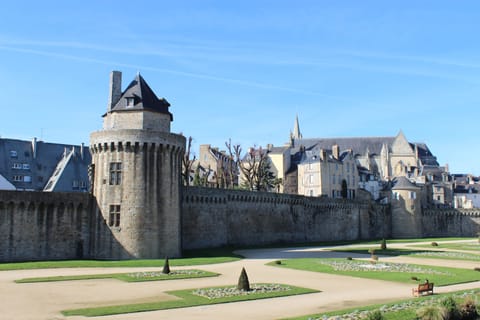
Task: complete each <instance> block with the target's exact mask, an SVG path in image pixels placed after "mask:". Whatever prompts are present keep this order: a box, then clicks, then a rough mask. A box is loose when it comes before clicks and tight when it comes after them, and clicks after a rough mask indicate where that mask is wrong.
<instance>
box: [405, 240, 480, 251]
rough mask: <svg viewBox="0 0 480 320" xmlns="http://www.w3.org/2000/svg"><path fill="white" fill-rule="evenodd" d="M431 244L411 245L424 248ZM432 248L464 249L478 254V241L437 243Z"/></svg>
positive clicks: (479, 248)
mask: <svg viewBox="0 0 480 320" xmlns="http://www.w3.org/2000/svg"><path fill="white" fill-rule="evenodd" d="M429 246H431V244H430V245H429V244H424V245H419V244H417V245H412V247H415V248H417V247H418V248H425V247H429ZM433 248H439V249H454V250H466V251H473V252H476V253H478V254H480V243H479V242H478V241H475V242H456V243H438V246H436V247H433Z"/></svg>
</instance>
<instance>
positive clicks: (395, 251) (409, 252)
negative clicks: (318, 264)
mask: <svg viewBox="0 0 480 320" xmlns="http://www.w3.org/2000/svg"><path fill="white" fill-rule="evenodd" d="M412 247H413V246H412ZM415 247H419V248H425V247H426V245H422V246H421V245H416V246H415ZM435 248H439V247H435ZM441 248H442V249H443V248H447V246H446V245H442V247H441ZM371 249H372V247H356V248H345V249H333V250H331V251H334V252H349V253H355V254H366V255H368V254H370V253H369V250H371ZM373 249H375V255H377V256H378V255H380V256H381V255H384V256H408V257H411V258H428V259H446V260H466V261H480V254H473V253H464V252H454V251H443V250H438V249H437V250H428V249H424V250H419V249H405V248H392V249H390V248H387V249H384V250H382V249H379V248H373ZM477 250H478V248H477Z"/></svg>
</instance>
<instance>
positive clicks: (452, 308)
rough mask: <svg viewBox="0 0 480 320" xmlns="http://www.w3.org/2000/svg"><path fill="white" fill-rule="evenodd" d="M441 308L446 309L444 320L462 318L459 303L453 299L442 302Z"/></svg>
mask: <svg viewBox="0 0 480 320" xmlns="http://www.w3.org/2000/svg"><path fill="white" fill-rule="evenodd" d="M440 306H441V307H443V308H444V309H445V315H444V320H456V319H458V318H459V317H460V313H459V311H458V306H457V303H456V302H455V299H453V298H452V297H446V298H444V299H442V300H441V301H440Z"/></svg>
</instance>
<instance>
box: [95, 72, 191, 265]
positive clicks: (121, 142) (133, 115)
mask: <svg viewBox="0 0 480 320" xmlns="http://www.w3.org/2000/svg"><path fill="white" fill-rule="evenodd" d="M121 78H122V74H121V73H120V72H118V71H113V72H112V73H111V76H110V96H109V102H108V107H107V112H106V113H105V114H104V115H103V129H102V130H100V131H96V132H93V133H92V134H91V135H90V150H91V153H92V162H93V165H92V168H93V170H92V172H93V177H92V182H93V188H92V192H93V196H94V198H95V200H96V202H97V212H96V213H97V214H96V217H97V218H96V221H95V222H94V224H95V226H94V228H95V231H94V233H93V234H92V238H93V239H91V243H92V245H91V246H92V248H91V249H92V250H91V251H92V255H93V256H94V257H95V258H104V259H131V258H139V259H150V258H164V257H165V256H168V257H178V256H180V255H181V206H180V199H181V195H180V193H181V159H182V157H183V154H184V150H185V138H184V137H183V136H181V135H177V134H173V133H170V122H171V121H172V120H173V116H172V114H171V113H170V112H169V110H168V108H169V106H170V104H169V103H168V102H167V100H165V99H163V98H161V99H159V98H157V96H156V95H155V93H154V92H153V91H152V89H150V87H149V86H148V84H147V83H146V82H145V80H144V79H143V78H142V77H141V76H140V74H137V76H136V77H135V79H134V80H133V81H132V82H131V83H130V84H129V85H128V87H127V88H126V89H125V91H123V92H122V91H121V86H122V84H121Z"/></svg>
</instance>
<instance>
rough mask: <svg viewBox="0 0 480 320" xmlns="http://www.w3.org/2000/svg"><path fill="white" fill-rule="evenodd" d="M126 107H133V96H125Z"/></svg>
mask: <svg viewBox="0 0 480 320" xmlns="http://www.w3.org/2000/svg"><path fill="white" fill-rule="evenodd" d="M126 99H127V107H130V108H131V107H133V105H134V104H135V99H134V97H127V98H126Z"/></svg>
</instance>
